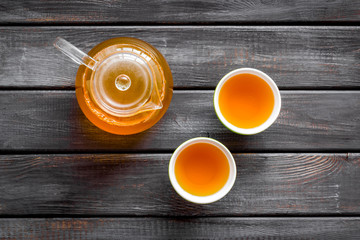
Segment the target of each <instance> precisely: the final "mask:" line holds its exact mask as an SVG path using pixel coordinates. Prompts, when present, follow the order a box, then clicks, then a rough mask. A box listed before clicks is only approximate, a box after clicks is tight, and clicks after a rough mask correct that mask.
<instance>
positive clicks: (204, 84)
mask: <svg viewBox="0 0 360 240" xmlns="http://www.w3.org/2000/svg"><path fill="white" fill-rule="evenodd" d="M220 2H221V1H220ZM315 2H316V1H315ZM14 4H15V3H14ZM309 4H310V2H309ZM15 5H16V4H15ZM310 5H311V4H310ZM57 36H62V37H64V38H65V39H68V40H69V41H70V42H72V43H73V44H75V45H76V46H78V47H79V48H81V49H83V50H84V51H89V50H90V49H91V48H92V47H94V46H95V45H96V44H98V43H100V42H102V41H104V40H106V39H109V38H113V37H119V36H131V37H136V38H140V39H143V40H145V41H147V42H149V43H151V44H152V45H154V46H155V47H156V48H158V49H159V50H160V51H161V52H162V53H163V55H164V56H165V57H166V59H167V60H168V62H169V64H170V67H171V69H172V72H173V76H174V86H175V88H188V89H191V88H192V89H194V88H206V89H209V88H215V86H216V84H217V83H218V81H219V80H220V79H221V78H222V76H224V75H225V74H226V73H227V72H229V71H231V70H233V69H236V68H240V67H254V68H258V69H260V70H262V71H264V72H266V73H268V74H269V75H270V76H271V77H272V78H273V79H274V80H275V82H276V83H277V84H278V86H279V87H280V88H282V89H319V88H320V89H325V88H337V89H340V88H341V89H343V88H347V89H349V88H356V89H359V87H360V78H359V75H360V67H359V62H360V45H359V42H360V28H359V27H304V26H288V27H279V26H273V27H269V26H268V27H261V26H246V27H234V26H232V27H226V26H205V27H204V26H157V27H152V26H147V27H139V26H128V27H1V28H0V57H1V60H0V61H1V64H0V87H7V88H9V87H10V88H18V87H20V88H63V87H66V88H73V87H74V82H75V74H76V71H77V66H76V65H75V64H74V63H73V62H71V60H68V58H67V57H66V56H64V55H63V54H62V53H60V52H59V51H58V50H56V49H55V48H54V47H53V46H52V42H53V41H54V39H55V38H56V37H57Z"/></svg>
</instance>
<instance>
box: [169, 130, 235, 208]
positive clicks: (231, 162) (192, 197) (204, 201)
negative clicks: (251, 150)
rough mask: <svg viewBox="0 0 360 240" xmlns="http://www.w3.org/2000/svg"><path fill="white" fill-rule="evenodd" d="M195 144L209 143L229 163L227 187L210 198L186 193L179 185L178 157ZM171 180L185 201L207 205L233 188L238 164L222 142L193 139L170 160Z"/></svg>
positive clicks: (201, 138) (202, 138)
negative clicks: (176, 173) (176, 163)
mask: <svg viewBox="0 0 360 240" xmlns="http://www.w3.org/2000/svg"><path fill="white" fill-rule="evenodd" d="M194 143H209V144H212V145H213V146H215V147H217V148H219V149H220V150H221V151H222V152H223V153H224V154H225V156H226V158H227V160H228V163H229V177H228V180H227V181H226V183H225V185H224V186H223V187H222V188H221V189H220V190H219V191H217V192H216V193H214V194H212V195H208V196H196V195H193V194H190V193H188V192H186V191H185V190H184V189H183V188H182V187H181V186H180V184H179V183H178V181H177V180H176V176H175V162H176V159H177V157H178V156H179V154H180V152H181V151H182V150H184V149H185V148H186V147H188V146H190V145H192V144H194ZM169 178H170V182H171V185H172V186H173V187H174V189H175V191H176V192H177V193H178V194H179V195H180V196H181V197H183V198H184V199H185V200H188V201H190V202H193V203H199V204H207V203H212V202H215V201H218V200H219V199H221V198H222V197H224V196H225V195H226V194H227V193H228V192H229V191H230V189H231V188H232V186H233V185H234V182H235V179H236V164H235V160H234V158H233V156H232V155H231V153H230V151H229V150H228V149H227V148H226V147H225V146H224V145H223V144H222V143H220V142H218V141H216V140H214V139H212V138H204V137H198V138H192V139H190V140H188V141H186V142H184V143H183V144H181V145H180V146H179V147H178V148H177V149H176V150H175V152H174V153H173V155H172V156H171V159H170V163H169Z"/></svg>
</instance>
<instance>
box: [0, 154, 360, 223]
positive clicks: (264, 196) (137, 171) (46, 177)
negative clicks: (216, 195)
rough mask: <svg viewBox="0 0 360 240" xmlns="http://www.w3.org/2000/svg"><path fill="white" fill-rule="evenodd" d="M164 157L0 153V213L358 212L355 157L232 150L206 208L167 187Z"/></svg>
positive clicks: (359, 170)
mask: <svg viewBox="0 0 360 240" xmlns="http://www.w3.org/2000/svg"><path fill="white" fill-rule="evenodd" d="M170 157H171V154H67V155H0V192H1V195H0V215H32V214H47V215H49V214H56V215H58V214H60V215H61V214H67V215H72V214H76V215H88V214H90V215H117V216H123V215H125V216H135V215H136V216H259V215H260V216H261V215H264V214H266V215H278V214H281V215H286V214H291V215H294V214H296V215H312V216H313V215H324V214H325V215H326V214H338V215H341V214H360V202H359V199H360V191H359V189H358V188H357V187H355V186H356V185H357V184H358V183H359V181H360V154H350V155H349V156H348V155H347V154H312V153H309V154H289V153H287V154H284V153H283V154H279V153H278V154H234V158H235V161H236V164H237V179H236V182H235V185H234V187H233V188H232V190H231V191H230V193H229V194H228V195H227V196H226V197H224V198H223V199H221V200H220V201H218V202H216V203H212V204H208V205H196V204H193V203H189V202H186V201H185V200H183V199H182V198H181V197H180V196H178V195H177V193H176V192H175V191H174V190H173V188H172V186H171V184H170V181H169V178H168V164H169V159H170ZM359 227H360V226H359Z"/></svg>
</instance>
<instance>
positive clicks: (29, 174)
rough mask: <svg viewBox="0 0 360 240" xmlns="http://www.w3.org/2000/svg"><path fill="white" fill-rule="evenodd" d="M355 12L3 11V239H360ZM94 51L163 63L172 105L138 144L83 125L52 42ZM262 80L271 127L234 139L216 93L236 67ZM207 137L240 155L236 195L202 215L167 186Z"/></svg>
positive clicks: (309, 7)
mask: <svg viewBox="0 0 360 240" xmlns="http://www.w3.org/2000/svg"><path fill="white" fill-rule="evenodd" d="M359 23H360V1H357V0H356V1H346V0H344V1H339V0H334V1H325V0H319V1H303V0H298V1H295V0H294V1H285V0H279V1H273V0H266V1H265V0H264V1H260V0H254V1H248V0H245V1H239V0H235V1H217V0H216V1H215V0H213V1H181V0H168V1H147V0H140V1H98V0H94V1H89V2H88V3H85V2H84V1H76V0H71V1H34V0H30V1H10V0H2V1H1V2H0V24H1V26H0V109H1V110H0V135H1V137H0V151H1V153H0V154H1V155H0V239H68V238H72V239H125V238H131V239H143V238H154V239H168V238H196V239H208V238H227V239H235V238H241V239H287V238H290V239H359V238H360V188H359V182H360V77H359V76H360V70H359V69H360V27H359ZM57 36H61V37H63V38H65V39H67V40H69V41H70V42H72V43H73V44H74V45H76V46H78V47H79V48H81V49H83V50H85V51H89V50H90V49H91V48H92V47H93V46H95V45H96V44H97V43H99V42H102V41H104V40H106V39H109V38H112V37H119V36H130V37H136V38H140V39H142V40H145V41H147V42H149V43H151V44H152V45H154V46H155V47H156V48H158V49H159V50H160V51H161V52H162V53H163V55H164V56H165V57H166V59H167V60H168V62H169V64H170V67H171V69H172V72H173V77H174V85H175V86H174V89H175V90H174V96H173V99H172V102H171V105H170V108H169V109H168V111H167V113H166V114H165V116H164V117H163V118H162V120H161V121H160V122H159V123H158V124H156V125H155V126H154V127H153V128H151V129H149V130H148V131H145V132H143V133H141V134H137V135H133V136H116V135H112V134H108V133H106V132H103V131H101V130H99V129H98V128H96V127H95V126H94V125H92V124H91V123H90V122H89V121H88V120H87V119H86V118H85V116H84V115H83V114H82V112H81V110H80V109H79V106H78V104H77V102H76V98H75V92H74V79H75V74H76V71H77V66H76V65H74V64H73V63H72V62H71V61H70V60H69V59H67V57H66V56H63V55H62V54H61V53H60V52H58V51H57V50H56V49H55V48H54V47H53V46H52V42H53V40H54V39H55V38H56V37H57ZM240 67H254V68H257V69H260V70H262V71H264V72H266V73H268V74H269V75H270V76H271V77H272V78H273V79H274V80H275V82H276V83H277V84H278V86H279V88H280V90H281V94H282V100H283V105H282V110H281V113H280V116H279V118H278V119H277V121H276V122H275V124H274V125H273V126H271V127H270V128H269V129H268V130H266V131H265V132H263V133H260V134H258V135H254V136H241V135H236V134H234V133H232V132H230V131H229V130H227V129H226V128H225V127H223V126H222V124H221V123H220V122H219V120H218V119H217V117H216V115H215V112H214V110H213V106H212V95H213V92H214V88H215V86H216V84H217V82H218V81H219V80H220V79H221V77H222V76H223V75H224V74H226V73H227V72H229V71H230V70H233V69H236V68H240ZM199 136H205V137H211V138H214V139H217V140H219V141H221V142H222V143H224V144H225V145H226V146H227V147H228V148H229V149H230V151H231V152H232V153H233V154H234V157H235V160H236V164H237V169H238V173H237V179H236V183H235V185H234V187H233V189H232V190H231V192H230V193H229V194H228V195H227V196H226V197H225V198H223V199H222V200H220V201H218V202H216V203H213V204H209V205H195V204H192V203H189V202H186V201H184V200H183V199H182V198H181V197H179V196H178V195H177V194H176V193H175V191H174V190H173V188H172V187H171V185H170V182H169V180H168V175H167V167H168V162H169V159H170V156H171V153H172V152H173V151H174V149H175V148H176V147H177V146H178V145H179V144H181V143H182V142H184V141H185V140H188V139H190V138H193V137H199Z"/></svg>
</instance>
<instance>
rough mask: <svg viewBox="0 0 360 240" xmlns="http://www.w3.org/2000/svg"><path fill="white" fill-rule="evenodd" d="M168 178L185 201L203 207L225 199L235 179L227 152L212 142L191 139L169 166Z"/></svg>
mask: <svg viewBox="0 0 360 240" xmlns="http://www.w3.org/2000/svg"><path fill="white" fill-rule="evenodd" d="M169 178H170V182H171V184H172V186H173V187H174V189H175V191H176V192H177V193H178V194H179V195H180V196H181V197H183V198H184V199H186V200H188V201H190V202H194V203H199V204H206V203H211V202H215V201H217V200H219V199H221V198H222V197H224V196H225V195H226V194H227V193H228V192H229V191H230V189H231V188H232V186H233V185H234V182H235V178H236V165H235V161H234V158H233V157H232V155H231V153H230V151H229V150H228V149H227V148H226V147H225V146H224V145H223V144H221V143H220V142H218V141H216V140H214V139H211V138H202V137H199V138H193V139H190V140H188V141H186V142H184V143H183V144H181V145H180V146H179V147H178V148H177V149H176V150H175V152H174V153H173V155H172V157H171V159H170V163H169Z"/></svg>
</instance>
